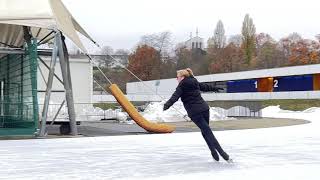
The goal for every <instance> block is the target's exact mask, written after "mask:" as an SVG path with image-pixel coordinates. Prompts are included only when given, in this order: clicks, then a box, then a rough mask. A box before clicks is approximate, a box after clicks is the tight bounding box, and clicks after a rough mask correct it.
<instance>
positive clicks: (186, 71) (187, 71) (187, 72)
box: [177, 68, 193, 77]
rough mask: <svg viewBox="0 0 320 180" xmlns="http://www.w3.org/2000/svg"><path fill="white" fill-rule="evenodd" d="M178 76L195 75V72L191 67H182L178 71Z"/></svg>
mask: <svg viewBox="0 0 320 180" xmlns="http://www.w3.org/2000/svg"><path fill="white" fill-rule="evenodd" d="M177 76H183V77H190V76H193V72H192V70H191V69H190V68H187V69H181V70H178V71H177Z"/></svg>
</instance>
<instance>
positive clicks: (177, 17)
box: [62, 0, 320, 51]
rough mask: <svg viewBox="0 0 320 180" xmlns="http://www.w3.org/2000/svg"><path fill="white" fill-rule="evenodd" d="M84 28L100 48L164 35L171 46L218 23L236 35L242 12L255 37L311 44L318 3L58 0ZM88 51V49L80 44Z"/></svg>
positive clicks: (318, 28)
mask: <svg viewBox="0 0 320 180" xmlns="http://www.w3.org/2000/svg"><path fill="white" fill-rule="evenodd" d="M62 1H63V2H64V3H65V5H66V6H67V8H68V9H69V11H70V12H71V13H72V14H73V16H74V17H75V18H76V19H77V20H78V22H79V23H80V24H81V25H82V27H83V28H84V29H86V30H87V32H88V33H89V34H90V35H91V36H92V37H93V38H94V39H96V41H97V42H98V43H99V44H101V45H103V46H104V45H108V46H111V47H113V49H120V48H124V49H131V48H132V47H134V46H135V45H136V44H137V42H138V41H139V39H140V37H141V36H142V35H146V34H152V33H157V32H162V31H170V32H172V34H173V38H174V41H175V42H176V43H177V42H181V41H185V40H187V39H188V38H189V36H190V32H193V35H195V31H196V28H197V27H198V29H199V36H200V37H202V38H204V40H205V41H207V39H208V37H210V36H212V35H213V31H214V28H215V26H216V24H217V21H218V20H219V19H221V20H222V22H223V24H224V27H225V31H226V35H227V36H230V35H234V34H240V33H241V26H242V22H243V19H244V16H245V14H246V13H248V14H249V15H250V17H251V18H252V19H253V22H254V24H255V26H256V31H257V33H260V32H264V33H268V34H270V35H271V36H272V37H273V38H275V39H276V40H278V39H279V38H281V37H284V36H287V35H288V34H289V33H292V32H298V33H299V34H301V35H302V36H303V37H304V38H310V39H314V36H315V35H316V34H320V2H319V0H303V1H302V0H299V1H298V0H291V1H289V0H264V1H262V0H241V1H239V0H220V1H217V0H193V1H191V0H62ZM85 44H86V46H87V48H88V49H90V51H95V49H94V48H93V46H90V45H89V44H88V43H85Z"/></svg>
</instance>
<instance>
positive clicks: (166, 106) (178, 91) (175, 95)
mask: <svg viewBox="0 0 320 180" xmlns="http://www.w3.org/2000/svg"><path fill="white" fill-rule="evenodd" d="M181 94H182V88H181V87H180V86H178V87H177V88H176V91H175V92H174V93H173V94H172V96H171V98H170V99H169V100H168V101H167V102H166V103H165V104H164V105H163V110H164V111H165V110H167V109H169V108H170V107H171V106H172V105H173V104H174V103H175V102H177V101H178V100H179V98H180V97H181Z"/></svg>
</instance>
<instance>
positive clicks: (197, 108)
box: [164, 77, 220, 117]
mask: <svg viewBox="0 0 320 180" xmlns="http://www.w3.org/2000/svg"><path fill="white" fill-rule="evenodd" d="M219 89H220V88H216V87H214V86H211V85H208V84H205V83H199V82H198V81H197V79H196V78H194V77H186V78H184V79H183V80H182V81H180V83H179V85H178V87H177V88H176V91H175V92H174V93H173V95H172V96H171V98H170V99H169V100H168V101H167V102H166V103H165V104H164V106H166V107H168V108H169V107H170V106H172V105H173V104H174V103H175V102H176V101H178V99H179V98H180V97H181V101H182V102H183V106H184V108H185V109H186V111H187V113H188V116H189V117H192V116H193V115H195V114H198V113H201V112H203V111H206V110H208V109H209V106H208V104H207V103H206V102H205V101H204V100H203V98H202V97H201V94H200V92H201V91H215V92H217V91H218V90H219Z"/></svg>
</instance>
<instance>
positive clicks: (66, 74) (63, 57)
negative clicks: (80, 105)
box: [57, 32, 78, 136]
mask: <svg viewBox="0 0 320 180" xmlns="http://www.w3.org/2000/svg"><path fill="white" fill-rule="evenodd" d="M57 39H58V48H59V60H60V66H61V74H62V78H63V85H64V89H65V92H66V101H67V107H68V114H69V120H70V129H71V135H73V136H76V135H77V134H78V132H77V123H76V115H75V109H74V101H73V92H72V84H71V74H70V71H69V70H68V69H69V68H68V66H69V65H68V63H69V61H68V60H67V58H68V52H67V48H66V46H65V44H64V42H63V41H64V40H63V39H62V35H61V33H60V32H59V33H58V37H57Z"/></svg>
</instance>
